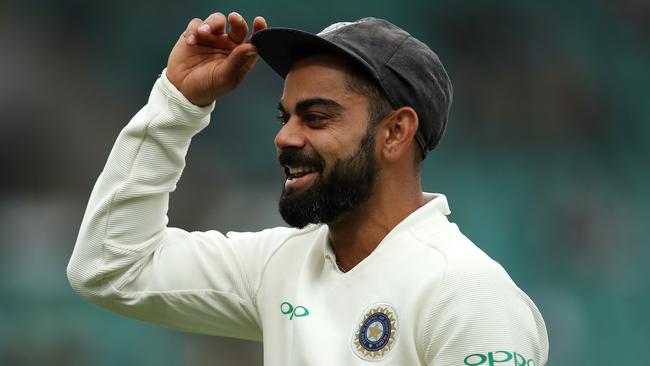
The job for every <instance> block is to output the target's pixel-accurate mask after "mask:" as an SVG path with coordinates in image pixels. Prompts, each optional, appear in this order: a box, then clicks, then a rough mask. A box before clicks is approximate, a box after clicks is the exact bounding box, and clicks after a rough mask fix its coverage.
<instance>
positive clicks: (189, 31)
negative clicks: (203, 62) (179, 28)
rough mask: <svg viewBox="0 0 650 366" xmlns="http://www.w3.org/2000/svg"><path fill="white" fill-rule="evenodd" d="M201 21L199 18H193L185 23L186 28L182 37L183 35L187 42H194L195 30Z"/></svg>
mask: <svg viewBox="0 0 650 366" xmlns="http://www.w3.org/2000/svg"><path fill="white" fill-rule="evenodd" d="M201 23H203V21H202V20H201V19H199V18H194V19H192V20H190V22H189V23H188V24H187V28H186V29H185V32H183V37H185V42H186V43H187V44H190V45H194V44H196V32H197V29H198V28H199V26H200V25H201Z"/></svg>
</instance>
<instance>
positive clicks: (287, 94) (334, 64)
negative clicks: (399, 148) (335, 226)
mask: <svg viewBox="0 0 650 366" xmlns="http://www.w3.org/2000/svg"><path fill="white" fill-rule="evenodd" d="M346 72H347V70H346V68H345V67H344V66H343V64H342V63H341V62H340V61H338V60H337V59H335V58H334V57H331V56H319V57H311V58H307V59H304V60H301V61H299V62H298V63H297V64H296V65H294V66H293V68H292V69H291V72H290V73H289V74H288V75H287V78H286V81H285V84H284V94H283V96H282V99H281V101H280V104H279V106H278V109H279V114H280V116H279V117H280V118H281V119H282V122H283V126H282V128H281V130H280V131H279V132H278V134H277V136H276V138H275V145H276V147H277V150H278V159H279V160H280V164H281V165H282V166H283V167H284V169H285V174H286V177H287V180H286V182H285V184H284V188H283V190H282V195H281V197H280V202H279V208H280V214H281V215H282V217H283V218H284V220H285V221H286V222H287V223H288V224H289V225H291V226H295V227H304V226H306V225H307V224H310V223H321V222H322V223H332V222H335V221H336V220H337V219H339V218H340V217H341V216H342V215H343V214H345V213H347V212H350V211H351V210H352V209H354V208H356V207H357V206H359V205H360V204H361V203H363V202H365V201H366V200H367V199H368V198H369V197H370V195H371V191H372V188H373V186H374V182H375V177H376V176H377V162H376V158H375V138H374V130H373V129H369V128H368V101H367V98H366V97H365V96H362V95H359V94H356V93H354V92H352V91H350V90H348V89H347V88H346V87H345V80H346Z"/></svg>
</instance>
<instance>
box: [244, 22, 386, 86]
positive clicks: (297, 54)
mask: <svg viewBox="0 0 650 366" xmlns="http://www.w3.org/2000/svg"><path fill="white" fill-rule="evenodd" d="M251 43H253V44H254V45H255V47H256V48H257V52H258V53H259V55H260V57H262V59H263V60H264V61H265V62H266V63H267V64H269V66H271V68H272V69H273V70H275V72H277V73H278V74H280V76H282V77H283V78H285V77H286V76H287V74H288V73H289V70H291V67H292V66H293V64H294V63H296V61H298V60H300V59H301V58H304V57H307V56H309V55H313V54H317V53H323V52H331V53H336V54H340V55H342V56H343V57H345V58H348V59H352V60H354V61H355V62H357V63H359V64H360V65H361V66H362V67H364V68H365V69H367V70H369V71H371V72H372V73H373V74H374V71H372V68H370V66H369V65H367V64H366V62H365V61H363V60H362V59H360V58H359V57H358V56H356V55H354V54H351V53H350V52H348V51H346V50H344V49H342V48H341V47H339V46H337V45H335V44H334V43H332V42H330V41H328V40H326V39H323V38H321V37H319V36H317V35H315V34H312V33H308V32H305V31H301V30H298V29H292V28H267V29H264V30H261V31H259V32H257V33H255V34H253V37H251Z"/></svg>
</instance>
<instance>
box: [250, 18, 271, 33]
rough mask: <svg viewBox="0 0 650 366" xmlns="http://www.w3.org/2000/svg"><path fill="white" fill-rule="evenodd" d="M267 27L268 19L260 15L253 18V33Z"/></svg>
mask: <svg viewBox="0 0 650 366" xmlns="http://www.w3.org/2000/svg"><path fill="white" fill-rule="evenodd" d="M266 28H268V25H267V24H266V19H264V17H260V16H257V17H255V19H254V20H253V34H255V33H257V32H259V31H261V30H262V29H266Z"/></svg>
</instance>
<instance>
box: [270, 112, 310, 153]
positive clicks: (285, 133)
mask: <svg viewBox="0 0 650 366" xmlns="http://www.w3.org/2000/svg"><path fill="white" fill-rule="evenodd" d="M301 127H302V126H301V124H300V121H299V120H298V118H297V117H295V116H292V117H291V118H289V120H288V121H287V123H285V124H284V126H282V128H281V129H280V131H278V134H277V135H275V147H276V148H277V149H278V151H280V150H284V149H287V148H298V149H301V148H303V147H304V146H305V135H304V131H303V129H302V128H301Z"/></svg>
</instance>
